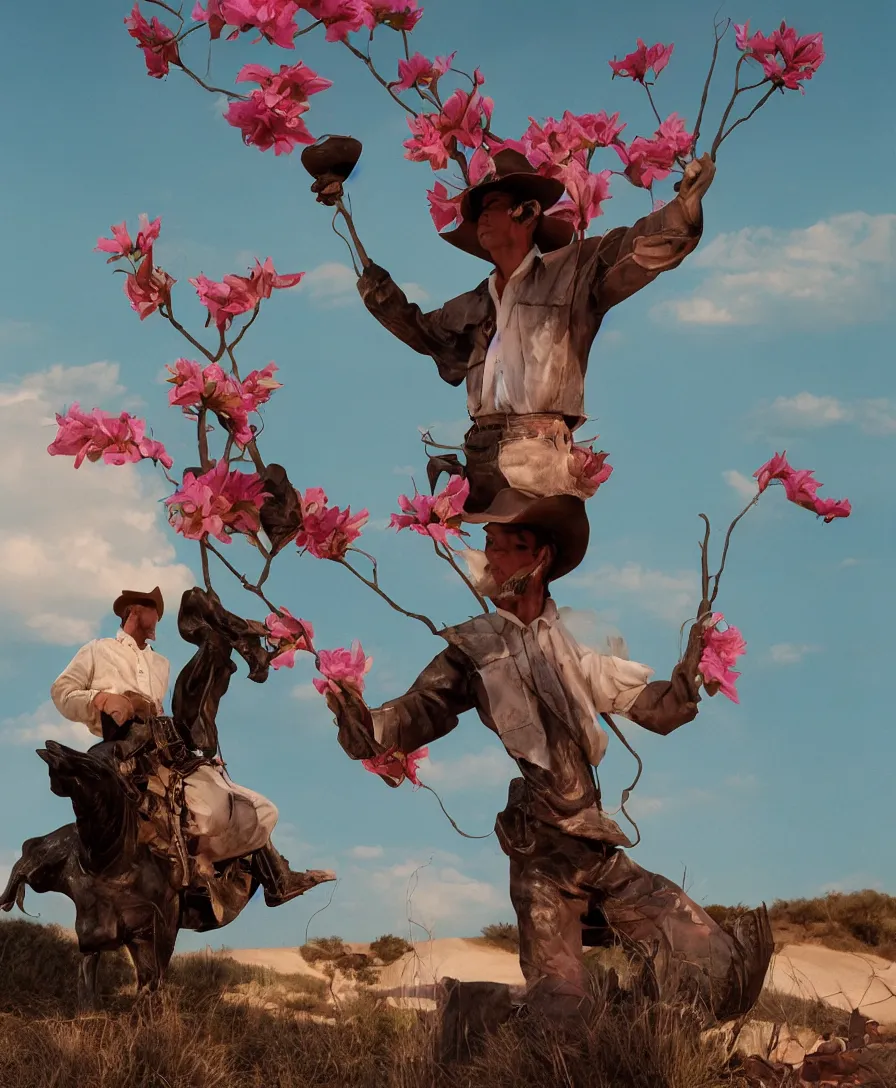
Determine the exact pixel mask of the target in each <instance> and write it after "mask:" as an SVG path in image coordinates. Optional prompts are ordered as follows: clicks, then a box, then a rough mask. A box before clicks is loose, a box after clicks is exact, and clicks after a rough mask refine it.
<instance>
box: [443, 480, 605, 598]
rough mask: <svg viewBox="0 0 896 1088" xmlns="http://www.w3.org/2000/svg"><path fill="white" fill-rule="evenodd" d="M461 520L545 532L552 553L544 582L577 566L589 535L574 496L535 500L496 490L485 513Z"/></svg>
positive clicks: (581, 506) (509, 489) (580, 503)
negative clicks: (549, 567) (547, 574)
mask: <svg viewBox="0 0 896 1088" xmlns="http://www.w3.org/2000/svg"><path fill="white" fill-rule="evenodd" d="M462 520H463V521H464V522H466V523H467V524H470V525H488V524H492V525H531V526H533V527H537V528H539V529H544V530H546V531H547V532H548V533H549V534H550V536H551V539H552V543H553V544H554V548H555V550H556V556H555V558H554V562H553V565H552V566H551V571H550V574H549V576H548V581H554V580H555V579H557V578H562V577H563V576H564V575H565V574H569V573H570V572H571V571H573V570H575V569H576V567H577V566H579V564H580V563H581V562H582V560H583V559H584V558H585V553H586V552H587V551H588V540H589V538H590V535H591V527H590V526H589V524H588V515H587V513H586V512H585V503H584V502H583V500H582V499H578V498H576V497H575V496H574V495H548V496H546V497H542V498H539V497H534V496H532V495H527V494H526V493H525V492H524V491H520V490H518V489H517V488H515V487H507V488H504V489H503V490H502V491H499V492H498V494H497V495H496V496H495V498H494V500H493V501H492V504H491V506H489V508H488V509H487V510H483V511H482V512H481V513H478V514H463V515H462Z"/></svg>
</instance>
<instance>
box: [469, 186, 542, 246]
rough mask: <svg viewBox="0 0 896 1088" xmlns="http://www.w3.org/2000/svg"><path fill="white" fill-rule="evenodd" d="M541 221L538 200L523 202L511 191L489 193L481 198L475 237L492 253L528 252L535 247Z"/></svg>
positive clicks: (500, 190) (499, 190) (503, 190)
mask: <svg viewBox="0 0 896 1088" xmlns="http://www.w3.org/2000/svg"><path fill="white" fill-rule="evenodd" d="M540 219H541V206H540V205H539V203H538V201H537V200H524V199H522V198H521V196H520V195H519V194H518V193H517V192H514V191H513V189H512V188H509V189H506V190H505V189H496V190H492V191H491V192H489V193H486V194H485V196H484V197H483V198H482V202H481V208H480V211H479V214H478V216H477V218H476V237H477V239H478V241H479V244H480V245H481V246H482V248H483V249H484V250H486V251H487V252H488V253H491V254H493V253H497V252H500V251H502V250H503V251H507V250H513V251H516V252H525V253H528V252H529V250H530V249H531V248H532V246H533V245H534V244H535V241H534V240H535V231H536V228H537V227H538V224H539V221H540Z"/></svg>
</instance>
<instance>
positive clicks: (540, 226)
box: [358, 149, 715, 521]
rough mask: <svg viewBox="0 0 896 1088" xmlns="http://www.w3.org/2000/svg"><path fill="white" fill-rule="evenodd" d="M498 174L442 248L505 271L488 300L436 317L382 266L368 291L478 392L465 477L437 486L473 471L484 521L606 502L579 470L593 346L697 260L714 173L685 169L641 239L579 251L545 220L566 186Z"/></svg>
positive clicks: (467, 204) (450, 373) (474, 506)
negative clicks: (615, 310) (535, 506)
mask: <svg viewBox="0 0 896 1088" xmlns="http://www.w3.org/2000/svg"><path fill="white" fill-rule="evenodd" d="M494 163H495V173H494V175H493V176H492V177H491V178H490V179H489V180H486V181H483V182H481V183H480V184H478V185H475V186H473V187H471V188H469V189H468V190H467V191H466V192H465V193H464V194H463V197H462V200H461V211H462V214H463V221H462V223H461V225H460V226H459V227H457V228H456V229H454V230H451V231H448V232H446V233H445V234H443V235H442V237H443V238H444V239H445V240H446V241H447V242H450V243H451V244H452V245H454V246H457V247H458V248H459V249H462V250H464V251H465V252H467V253H470V254H473V255H474V256H476V257H480V258H482V259H483V260H485V261H488V262H489V263H491V264H493V265H494V271H493V272H492V273H491V275H490V276H489V277H488V278H487V279H486V280H484V281H483V282H482V283H480V284H479V286H478V287H475V288H474V289H473V290H472V291H468V292H466V293H465V294H462V295H460V296H458V297H457V298H454V299H451V300H450V301H449V302H446V303H445V305H444V306H442V307H440V308H439V309H437V310H433V311H432V312H430V313H423V312H422V311H421V310H420V307H419V306H416V305H415V304H413V303H411V302H409V301H408V300H407V298H406V297H405V295H404V293H403V292H402V290H401V289H400V288H399V287H398V286H397V285H396V284H395V283H394V281H393V280H392V279H391V277H390V276H389V274H388V272H386V271H385V270H384V269H383V268H380V267H379V266H378V265H376V264H373V263H372V262H370V261H369V260H368V261H366V264H365V267H364V270H363V273H362V275H361V277H360V279H359V281H358V289H359V291H360V293H361V298H362V299H363V300H364V304H365V305H366V307H367V309H368V310H370V312H371V313H372V314H373V315H374V317H376V319H377V320H378V321H379V322H380V323H381V324H382V325H384V326H385V327H386V328H387V329H388V330H389V331H390V332H391V333H392V334H393V335H394V336H397V337H398V339H400V340H402V341H403V342H404V343H405V344H407V345H408V346H409V347H411V348H413V349H414V350H415V351H417V352H419V353H420V354H422V355H429V356H430V357H431V358H432V359H433V360H434V361H435V364H436V366H437V368H438V371H439V374H440V376H441V377H442V378H443V379H444V380H445V381H446V382H448V383H449V384H451V385H459V384H460V383H461V382H466V389H467V411H468V413H469V415H470V418H471V420H472V426H471V427H470V429H469V430H468V432H467V434H466V437H465V439H464V447H463V448H464V454H465V460H466V464H465V466H464V467H463V468H462V467H461V466H460V463H459V462H458V461H457V459H456V458H453V459H452V458H451V457H447V458H446V457H442V458H438V459H434V461H433V466H434V468H435V473H431V476H430V479H431V482H432V483H433V485H434V479H433V475H435V476H436V477H437V475H438V471H439V470H440V469H447V470H448V471H454V472H458V471H463V472H464V473H465V475H466V476H467V478H468V480H469V482H470V495H469V499H468V501H467V504H466V508H465V509H466V511H467V512H468V513H471V514H479V515H484V516H483V517H481V518H479V519H477V520H483V521H488V520H490V519H489V518H488V516H487V515H488V514H489V513H490V512H491V510H492V509H493V507H492V503H493V501H494V500H495V498H496V496H497V495H499V494H500V492H501V491H502V490H505V489H508V488H509V489H511V490H512V491H515V492H518V493H519V492H521V493H523V494H525V495H528V496H533V495H534V496H545V495H557V494H568V495H574V496H577V497H578V498H580V499H585V498H588V497H589V496H590V495H591V494H593V491H594V488H593V486H591V485H589V483H588V481H587V480H583V479H582V475H581V471H579V472H576V461H575V458H573V457H572V456H571V447H572V433H573V431H575V430H576V428H577V427H579V426H580V425H581V424H582V423H583V422H584V421H585V418H586V417H585V411H584V389H585V371H586V369H587V366H588V353H589V351H590V349H591V345H592V343H593V341H594V338H595V336H596V335H597V332H598V330H599V329H600V325H601V322H602V321H603V318H604V315H605V314H606V313H607V311H608V310H609V309H610V307H611V306H615V305H616V304H617V303H619V302H622V301H623V300H624V299H626V298H628V297H629V296H630V295H633V294H634V293H635V292H636V291H639V290H640V289H641V288H642V287H645V286H646V285H647V284H648V283H650V282H651V281H652V280H653V279H655V278H656V276H657V275H659V273H660V272H664V271H666V270H667V269H670V268H676V267H677V266H678V265H679V264H680V263H681V262H682V261H683V260H684V258H685V257H686V256H687V255H688V254H689V253H690V252H691V251H692V250H693V249H694V248H695V247H696V245H697V243H698V242H699V240H700V235H701V231H702V224H703V212H702V200H703V195H704V193H705V192H706V190H707V189H708V188H709V185H710V183H711V182H712V179H713V175H714V173H715V166H714V164H713V163H712V161H711V160H710V158H709V156H708V155H704V156H703V157H702V158H701V159H696V160H694V161H693V162H690V163H689V164H688V165H687V166H686V168H685V171H684V176H683V178H682V180H681V183H680V191H679V193H678V196H677V197H676V198H675V199H674V200H672V201H670V202H669V203H668V204H666V205H665V206H664V207H662V208H660V209H658V210H657V211H654V212H651V214H649V215H647V216H645V217H644V218H643V219H639V220H638V222H637V223H635V224H634V226H632V227H628V228H626V227H618V228H616V229H615V230H611V231H609V232H608V233H607V234H605V235H603V236H602V237H599V238H582V237H580V238H578V239H576V240H573V239H574V234H575V231H574V228H573V225H572V224H571V223H569V222H568V221H566V220H564V219H561V218H559V217H556V216H551V215H547V214H545V213H546V212H548V210H549V209H550V208H552V207H553V206H554V205H555V204H556V203H557V202H558V201H559V200H560V197H561V196H562V195H563V191H564V187H563V183H562V182H561V181H560V180H558V179H556V178H547V177H543V176H542V175H540V174H538V173H536V172H535V170H534V169H533V167H532V166H531V165H530V164H529V162H528V161H527V159H526V157H525V156H524V155H522V154H521V153H519V152H516V151H513V150H509V149H506V150H504V151H500V152H498V153H497V154H496V155H495V157H494ZM452 460H453V461H454V462H455V464H454V466H450V464H449V463H450V462H451V461H452ZM517 497H519V495H517ZM508 501H510V500H505V503H506V502H508ZM497 509H499V510H501V509H505V511H506V505H505V506H504V507H502V506H499V507H498V508H497Z"/></svg>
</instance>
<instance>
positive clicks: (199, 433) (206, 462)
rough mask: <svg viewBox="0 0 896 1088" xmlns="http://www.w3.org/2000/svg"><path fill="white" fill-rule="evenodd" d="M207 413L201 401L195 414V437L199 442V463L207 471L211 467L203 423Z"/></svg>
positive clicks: (205, 429) (206, 431)
mask: <svg viewBox="0 0 896 1088" xmlns="http://www.w3.org/2000/svg"><path fill="white" fill-rule="evenodd" d="M207 415H208V409H207V408H206V407H205V404H204V403H203V404H202V407H201V408H200V409H199V413H198V414H197V416H196V437H197V440H198V442H199V463H200V464H201V465H202V471H203V472H208V470H209V469H210V468H211V467H212V465H211V459H210V457H209V454H208V430H207V428H206V423H205V420H206V416H207Z"/></svg>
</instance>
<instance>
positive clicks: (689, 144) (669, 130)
mask: <svg viewBox="0 0 896 1088" xmlns="http://www.w3.org/2000/svg"><path fill="white" fill-rule="evenodd" d="M655 136H656V139H657V140H660V141H664V142H665V143H666V144H668V145H669V147H671V148H673V149H674V151H675V154H676V155H687V154H689V153H690V151H691V150H692V148H693V146H694V134H693V133H692V132H688V131H687V129H686V128H685V121H684V118H682V117H679V116H678V114H677V113H670V114H669V116H668V117H667V118H666V120H665V121H663V123H662V124H661V125H660V127H659V128H658V129H657V130H656V133H655Z"/></svg>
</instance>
